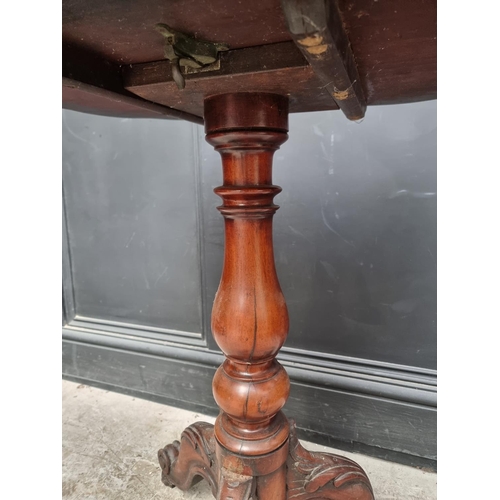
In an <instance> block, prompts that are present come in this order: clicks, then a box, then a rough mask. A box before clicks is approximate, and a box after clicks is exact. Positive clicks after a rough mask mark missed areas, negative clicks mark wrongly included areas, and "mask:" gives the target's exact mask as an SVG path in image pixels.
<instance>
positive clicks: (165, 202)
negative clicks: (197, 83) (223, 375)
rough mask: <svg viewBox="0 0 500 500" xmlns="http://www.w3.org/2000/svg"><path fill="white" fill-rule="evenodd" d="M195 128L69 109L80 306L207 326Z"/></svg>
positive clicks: (66, 134) (72, 231) (69, 180)
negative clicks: (200, 240) (109, 116)
mask: <svg viewBox="0 0 500 500" xmlns="http://www.w3.org/2000/svg"><path fill="white" fill-rule="evenodd" d="M197 158H198V157H197V155H196V154H195V151H193V128H192V126H191V124H189V123H186V122H181V121H175V122H172V121H165V120H145V119H136V120H130V119H118V118H108V117H101V116H93V115H86V114H81V113H77V112H74V111H63V183H64V195H65V206H66V217H67V227H68V233H69V238H68V240H69V250H70V254H71V265H72V274H73V285H74V297H75V309H76V314H77V315H78V316H82V317H91V318H102V319H106V320H114V321H120V322H126V323H137V324H141V325H149V326H153V327H160V328H169V329H174V330H183V331H188V332H196V333H200V332H201V331H202V327H201V321H202V319H201V316H202V313H201V279H200V275H201V273H200V266H199V262H200V260H199V233H198V227H197V203H196V185H197V183H196V175H197V174H196V169H197V163H196V160H197Z"/></svg>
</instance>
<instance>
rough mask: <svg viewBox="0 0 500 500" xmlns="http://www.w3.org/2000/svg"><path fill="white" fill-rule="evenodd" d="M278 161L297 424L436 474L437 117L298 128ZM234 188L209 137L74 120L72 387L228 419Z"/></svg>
mask: <svg viewBox="0 0 500 500" xmlns="http://www.w3.org/2000/svg"><path fill="white" fill-rule="evenodd" d="M274 165H275V167H274V183H275V184H278V185H280V186H281V187H282V188H283V192H282V193H281V194H280V195H279V196H278V197H277V198H276V203H277V204H279V205H280V206H281V209H280V210H279V211H278V212H277V214H276V215H275V218H274V244H275V258H276V265H277V270H278V275H279V278H280V282H281V284H282V288H283V292H284V294H285V297H286V299H287V303H288V307H289V313H290V334H289V337H288V339H287V342H286V343H285V346H284V348H283V349H282V351H281V354H280V356H279V358H280V361H281V362H282V363H283V364H284V365H285V366H286V368H287V371H288V373H289V375H290V378H291V380H292V390H291V395H290V399H289V401H288V403H287V405H286V407H285V411H286V413H287V414H288V415H289V416H291V417H293V418H295V420H296V421H297V424H298V426H299V429H300V430H301V434H302V437H307V438H308V439H311V440H315V441H318V442H322V443H325V444H331V445H335V446H338V447H341V448H345V449H351V450H359V451H362V452H365V453H370V454H373V455H376V456H380V457H383V458H387V459H390V460H396V461H402V462H405V463H411V464H414V465H426V466H431V467H432V466H433V465H434V463H433V460H435V458H436V103H435V102H434V101H431V102H423V103H415V104H405V105H398V106H380V107H372V108H369V110H368V112H367V116H366V118H365V119H364V120H363V121H362V122H361V123H352V122H348V121H347V120H346V119H345V118H344V117H343V115H342V114H341V113H337V112H321V113H304V114H296V115H291V117H290V133H289V141H288V142H287V143H285V144H284V145H283V146H282V147H281V149H280V150H279V151H278V152H277V153H276V155H275V162H274ZM220 183H221V167H220V157H219V155H218V154H217V153H215V152H214V151H213V149H212V148H211V147H210V146H209V145H208V144H206V143H205V141H204V137H203V129H202V127H200V126H197V125H193V124H190V123H187V122H181V121H167V120H144V119H136V120H129V119H119V118H108V117H101V116H92V115H85V114H80V113H76V112H72V111H63V375H64V377H66V378H68V379H71V380H78V381H82V382H85V383H89V384H94V385H97V386H101V387H107V388H110V389H112V390H117V391H121V392H125V393H129V394H134V395H136V396H139V397H144V398H148V399H153V400H155V401H160V402H164V403H167V404H171V405H174V406H180V407H184V408H188V409H193V410H195V411H200V412H205V413H210V414H214V413H215V412H216V411H217V409H216V405H215V403H214V400H213V397H212V393H211V379H212V376H213V374H214V372H215V368H216V367H217V366H218V365H219V364H220V363H221V361H222V355H221V353H220V351H219V350H218V348H217V346H216V344H215V342H214V340H213V338H212V336H211V333H210V310H211V305H212V303H213V299H214V295H215V292H216V289H217V285H218V282H219V278H220V273H221V268H222V257H223V243H224V233H223V221H222V217H221V216H220V214H219V213H218V211H217V210H216V206H218V204H219V203H220V202H219V199H218V197H217V196H216V195H215V194H214V193H213V188H214V187H216V186H218V185H219V184H220ZM159 445H164V443H159Z"/></svg>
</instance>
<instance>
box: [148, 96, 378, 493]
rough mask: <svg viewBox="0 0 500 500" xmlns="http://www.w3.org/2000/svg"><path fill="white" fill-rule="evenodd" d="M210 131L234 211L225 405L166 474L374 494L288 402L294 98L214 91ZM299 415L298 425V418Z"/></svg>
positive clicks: (228, 256)
mask: <svg viewBox="0 0 500 500" xmlns="http://www.w3.org/2000/svg"><path fill="white" fill-rule="evenodd" d="M205 130H206V134H207V136H206V138H207V141H208V142H209V143H210V144H212V145H213V146H214V147H215V149H216V150H217V151H218V152H219V153H220V154H221V156H222V166H223V178H224V183H223V185H222V186H221V187H218V188H217V189H216V190H215V192H216V193H217V194H218V195H219V196H220V197H221V198H222V200H223V204H222V206H221V207H219V210H220V212H221V213H222V215H223V216H224V221H225V235H226V242H225V254H224V268H223V271H222V279H221V283H220V286H219V289H218V291H217V295H216V298H215V303H214V307H213V312H212V332H213V335H214V337H215V340H216V341H217V344H218V345H219V347H220V348H221V350H222V351H223V352H224V354H225V355H226V360H225V361H224V363H223V364H222V366H221V367H219V369H218V370H217V372H216V374H215V377H214V380H213V393H214V397H215V401H216V402H217V404H218V405H219V407H220V409H221V413H220V415H219V417H218V418H217V420H216V423H215V426H211V425H209V424H206V423H203V422H199V423H196V424H193V425H191V426H189V427H188V428H187V429H186V430H185V431H184V432H183V434H182V436H181V442H180V443H179V442H177V441H176V442H174V443H173V444H171V445H168V446H166V447H165V448H164V449H162V450H160V451H159V452H158V456H159V460H160V465H161V467H162V480H163V482H164V483H165V484H166V485H168V486H177V487H179V488H181V489H183V490H185V489H188V488H189V487H190V486H191V484H193V482H195V481H196V480H197V479H199V478H201V477H203V478H205V479H206V480H207V481H208V482H209V483H210V485H211V488H212V493H213V494H214V496H215V497H216V498H217V499H218V500H246V499H250V498H252V499H255V500H256V499H258V500H285V499H292V498H293V499H294V500H306V499H311V500H312V499H335V500H372V499H373V493H372V489H371V486H370V482H369V480H368V478H367V477H366V475H365V473H364V471H363V470H362V469H361V468H360V467H359V466H358V465H357V464H356V463H355V462H352V461H351V460H348V459H346V458H344V457H340V456H337V455H331V454H327V453H309V452H307V451H306V450H305V449H304V448H302V446H301V445H300V444H299V442H298V440H297V437H296V435H295V430H294V425H293V422H290V423H289V421H288V420H287V418H286V417H285V415H284V414H283V413H282V412H281V408H282V407H283V406H284V404H285V402H286V400H287V397H288V393H289V388H290V383H289V379H288V375H287V373H286V371H285V369H284V368H283V367H282V366H281V365H280V364H279V363H278V362H277V361H276V359H275V357H276V354H277V353H278V351H279V349H280V348H281V346H282V345H283V343H284V342H285V339H286V336H287V333H288V312H287V308H286V304H285V300H284V297H283V293H282V292H281V288H280V285H279V282H278V277H277V275H276V269H275V265H274V255H273V243H272V218H273V215H274V213H275V212H276V210H277V209H278V207H277V206H276V205H274V203H273V198H274V197H275V196H276V195H277V194H278V193H279V192H280V191H281V188H279V187H278V186H274V185H273V184H272V158H273V154H274V152H275V151H276V150H277V149H278V148H279V147H280V145H281V144H283V143H284V142H285V141H286V140H287V131H288V99H287V98H286V97H285V96H281V95H276V94H264V93H236V94H225V95H218V96H212V97H209V98H207V99H206V100H205ZM290 424H291V425H290Z"/></svg>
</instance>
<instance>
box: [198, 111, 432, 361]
mask: <svg viewBox="0 0 500 500" xmlns="http://www.w3.org/2000/svg"><path fill="white" fill-rule="evenodd" d="M435 113H436V103H435V102H432V101H431V102H424V103H418V104H406V105H400V106H380V107H372V108H370V109H369V110H368V112H367V115H366V118H365V119H364V120H363V122H362V123H354V122H349V121H348V120H346V119H345V118H344V117H343V116H342V114H340V113H337V112H323V113H303V114H297V115H291V117H290V134H289V135H290V139H289V141H288V142H287V143H285V144H284V145H283V146H282V147H281V149H280V150H279V151H278V152H277V153H276V154H275V168H274V172H275V173H274V182H275V183H276V184H278V185H280V186H281V187H282V188H283V192H282V193H281V194H280V195H279V196H278V197H277V198H276V203H277V204H278V205H280V206H281V209H280V210H279V211H278V212H277V214H276V216H275V218H274V221H275V222H274V240H275V257H276V264H277V269H278V275H279V278H280V282H281V284H282V288H283V292H284V294H285V297H286V299H287V303H288V308H289V312H290V334H289V337H288V339H287V342H286V344H285V346H286V347H292V348H298V349H307V350H309V351H318V352H321V353H331V354H335V355H344V356H350V357H354V358H361V359H368V360H377V361H381V362H388V363H396V364H400V365H408V366H415V367H421V368H425V369H435V368H436V122H435ZM203 144H204V145H203V146H202V155H203V162H202V164H203V169H202V181H203V189H202V193H203V206H204V210H203V213H204V229H205V247H204V248H205V251H206V253H205V259H206V262H207V266H206V269H207V279H206V283H207V289H206V294H207V295H206V296H207V298H206V301H207V303H211V302H212V300H213V297H214V294H215V291H216V288H217V285H218V282H219V278H220V272H221V265H222V255H223V247H222V245H223V224H222V217H221V216H220V214H219V213H218V212H217V211H216V210H215V207H216V206H217V205H218V204H219V200H218V198H217V197H216V196H215V195H214V194H213V193H212V188H214V187H215V186H217V185H219V184H220V183H221V167H220V158H219V155H218V154H217V153H215V152H214V151H213V149H212V148H211V146H209V145H208V144H205V143H203ZM211 346H212V347H214V348H215V346H214V345H213V344H211Z"/></svg>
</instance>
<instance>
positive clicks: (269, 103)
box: [205, 93, 290, 472]
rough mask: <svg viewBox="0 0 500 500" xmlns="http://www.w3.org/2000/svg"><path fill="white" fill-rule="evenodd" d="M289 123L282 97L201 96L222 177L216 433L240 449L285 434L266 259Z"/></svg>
mask: <svg viewBox="0 0 500 500" xmlns="http://www.w3.org/2000/svg"><path fill="white" fill-rule="evenodd" d="M287 129H288V100H287V98H286V97H283V96H280V95H274V94H250V93H242V94H226V95H221V96H214V97H211V98H208V99H207V100H206V101H205V130H206V133H207V141H208V142H209V143H210V144H212V145H213V146H214V147H215V149H216V150H217V151H218V152H219V153H220V154H221V156H222V168H223V178H224V185H223V186H221V187H219V188H217V189H216V190H215V192H216V193H217V194H218V195H219V196H220V197H221V198H222V200H223V205H222V206H221V207H219V210H220V212H221V213H222V215H223V216H224V219H225V235H226V242H225V254H224V268H223V271H222V279H221V283H220V286H219V289H218V291H217V295H216V297H215V302H214V307H213V311H212V333H213V335H214V337H215V340H216V341H217V344H218V345H219V347H220V348H221V349H222V351H223V352H224V354H225V355H226V357H227V359H226V361H225V362H224V364H223V365H222V366H221V367H220V368H219V370H217V372H216V374H215V377H214V381H213V391H214V397H215V401H216V402H217V404H218V405H219V406H220V408H221V409H222V411H223V413H222V415H221V416H220V417H219V418H218V419H217V422H216V424H215V435H216V437H217V440H218V441H219V443H220V444H221V445H222V446H223V447H224V448H226V449H227V450H229V451H231V452H233V453H239V454H242V455H251V456H254V455H264V454H267V453H272V452H274V451H275V450H277V449H278V448H279V447H280V446H281V445H283V444H284V443H285V441H286V440H287V438H288V433H289V429H288V423H287V421H286V419H285V418H284V416H283V415H282V413H281V412H280V410H281V408H282V407H283V405H284V404H285V402H286V400H287V397H288V392H289V388H290V384H289V380H288V376H287V374H286V372H285V370H284V368H283V367H282V366H281V365H280V364H279V363H278V362H277V361H276V360H275V356H276V354H277V352H278V350H279V349H280V348H281V346H282V345H283V343H284V342H285V339H286V336H287V333H288V312H287V308H286V304H285V299H284V297H283V293H282V292H281V288H280V285H279V282H278V277H277V275H276V270H275V267H274V254H273V244H272V217H273V215H274V213H275V212H276V210H277V209H278V207H277V206H276V205H274V203H273V198H274V197H275V196H276V195H277V194H278V193H279V192H280V191H281V189H280V188H279V187H277V186H274V185H273V184H272V173H271V170H272V158H273V154H274V152H275V151H276V150H277V149H278V148H279V146H280V145H281V144H283V143H284V142H285V141H286V139H287ZM285 458H286V455H285ZM269 472H272V471H269Z"/></svg>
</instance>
